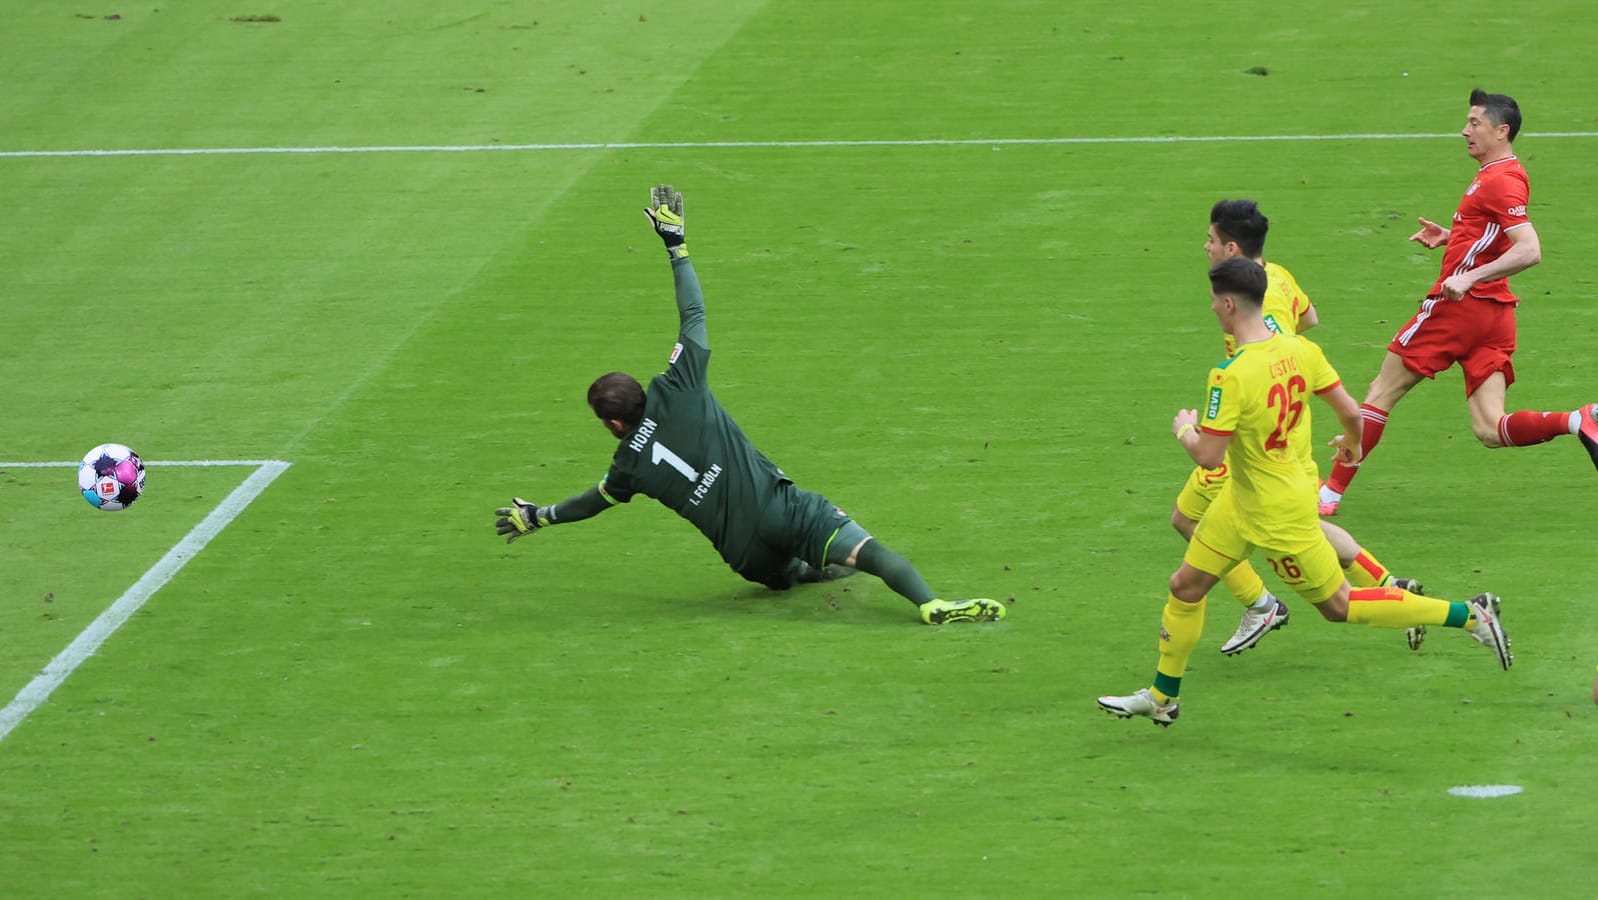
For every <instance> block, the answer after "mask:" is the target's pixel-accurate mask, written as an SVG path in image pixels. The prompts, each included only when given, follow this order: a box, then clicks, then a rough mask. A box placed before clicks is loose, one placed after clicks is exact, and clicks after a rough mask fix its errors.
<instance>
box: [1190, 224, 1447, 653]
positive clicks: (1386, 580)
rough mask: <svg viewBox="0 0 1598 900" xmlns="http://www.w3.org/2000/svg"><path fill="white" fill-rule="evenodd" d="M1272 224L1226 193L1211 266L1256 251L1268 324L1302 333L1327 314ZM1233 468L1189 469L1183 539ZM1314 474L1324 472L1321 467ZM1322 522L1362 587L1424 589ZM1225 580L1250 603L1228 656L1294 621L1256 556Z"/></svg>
mask: <svg viewBox="0 0 1598 900" xmlns="http://www.w3.org/2000/svg"><path fill="white" fill-rule="evenodd" d="M1269 229H1270V220H1269V219H1267V218H1266V217H1265V214H1264V213H1262V212H1260V208H1259V204H1257V203H1255V202H1254V201H1253V200H1222V201H1220V202H1218V203H1216V204H1215V205H1214V206H1212V207H1211V208H1210V226H1209V232H1208V233H1207V235H1206V237H1205V240H1204V253H1205V255H1206V256H1208V257H1209V261H1210V265H1211V266H1214V265H1217V264H1219V263H1222V262H1224V261H1226V260H1228V259H1237V258H1243V259H1251V260H1253V261H1254V262H1256V263H1258V264H1260V265H1261V266H1263V267H1264V269H1265V278H1266V289H1265V300H1264V303H1263V304H1262V307H1261V310H1260V313H1261V318H1262V319H1263V321H1264V322H1265V326H1266V327H1267V328H1269V329H1270V330H1271V331H1272V332H1279V333H1281V334H1289V335H1295V334H1299V333H1301V332H1303V331H1305V330H1307V329H1309V328H1313V327H1314V326H1315V325H1316V324H1317V323H1318V322H1319V321H1320V317H1319V315H1318V314H1317V312H1316V309H1315V305H1314V304H1313V303H1311V302H1310V299H1309V297H1308V296H1307V295H1306V294H1305V293H1304V290H1303V288H1300V287H1299V285H1298V281H1297V280H1296V279H1294V278H1293V273H1291V272H1289V271H1288V270H1287V269H1286V268H1285V267H1283V266H1280V265H1277V264H1276V263H1271V262H1266V261H1265V259H1264V255H1265V237H1266V234H1267V233H1268V231H1269ZM1223 337H1224V338H1225V344H1226V358H1227V359H1231V358H1232V355H1233V354H1234V353H1236V351H1237V342H1236V339H1235V338H1234V337H1233V336H1232V334H1231V333H1230V332H1226V333H1224V334H1223ZM1312 465H1313V463H1312ZM1228 473H1229V469H1228V466H1227V464H1226V462H1225V461H1222V463H1221V464H1220V465H1219V466H1217V467H1215V468H1210V469H1206V468H1204V467H1202V466H1198V467H1195V468H1194V469H1193V471H1192V473H1191V474H1189V475H1188V478H1187V483H1186V484H1185V485H1183V487H1182V492H1181V493H1180V494H1179V495H1177V498H1176V505H1175V508H1174V509H1172V510H1171V527H1173V528H1175V529H1176V531H1177V533H1178V534H1180V535H1182V537H1183V539H1185V540H1191V539H1192V537H1193V529H1194V526H1196V525H1197V524H1198V521H1199V520H1200V519H1202V518H1203V517H1204V513H1205V511H1206V510H1208V509H1209V507H1210V504H1211V503H1212V502H1214V500H1215V498H1216V496H1217V495H1219V494H1220V492H1221V486H1222V485H1224V484H1225V483H1226V479H1227V476H1228ZM1313 474H1314V475H1315V477H1316V479H1317V480H1319V472H1318V471H1316V472H1314V473H1313ZM1322 530H1324V531H1325V532H1326V538H1327V540H1329V541H1331V543H1332V548H1333V549H1334V550H1336V551H1337V560H1338V563H1339V564H1340V565H1341V566H1342V567H1343V571H1344V573H1345V574H1346V575H1347V576H1348V580H1349V582H1350V583H1351V584H1353V585H1354V586H1355V587H1385V586H1389V585H1394V586H1397V587H1401V588H1403V589H1405V590H1408V591H1411V592H1413V593H1417V594H1419V593H1422V590H1423V589H1422V587H1421V585H1420V582H1418V581H1416V580H1415V579H1413V578H1394V577H1393V575H1392V573H1391V572H1390V571H1388V569H1387V567H1386V566H1384V565H1382V564H1381V562H1379V561H1378V560H1377V559H1376V558H1375V557H1374V556H1372V555H1370V554H1369V553H1367V552H1366V551H1365V548H1363V547H1361V546H1360V545H1359V542H1358V541H1355V540H1354V538H1353V536H1352V535H1350V534H1349V533H1348V532H1347V531H1345V530H1343V529H1342V528H1339V527H1337V526H1335V525H1332V524H1331V523H1329V522H1328V523H1323V526H1322ZM1221 583H1222V584H1223V585H1224V586H1225V587H1226V589H1227V591H1228V592H1229V593H1231V595H1232V596H1233V597H1234V598H1236V599H1237V601H1238V602H1239V603H1241V604H1242V605H1243V607H1244V611H1243V617H1242V620H1241V621H1239V622H1238V625H1237V629H1236V631H1234V632H1233V634H1232V636H1231V637H1230V638H1227V639H1226V641H1225V642H1223V643H1222V644H1221V652H1222V653H1224V654H1226V655H1228V656H1231V655H1233V654H1236V653H1242V652H1243V651H1244V650H1247V649H1249V648H1250V647H1253V646H1254V645H1255V644H1257V643H1259V642H1260V640H1261V639H1262V638H1264V637H1265V635H1267V634H1269V633H1271V632H1272V631H1274V630H1276V629H1278V628H1281V627H1282V626H1283V625H1286V624H1287V619H1288V609H1287V604H1285V603H1283V602H1282V601H1280V600H1278V599H1277V598H1276V597H1275V596H1274V595H1273V594H1271V592H1270V591H1268V590H1266V589H1265V582H1264V581H1262V580H1261V579H1260V576H1259V573H1258V572H1256V571H1255V570H1254V567H1253V565H1251V564H1250V563H1249V562H1248V560H1243V561H1242V562H1240V563H1239V564H1238V565H1237V566H1236V567H1235V568H1234V569H1232V571H1230V572H1228V573H1227V574H1226V577H1225V578H1223V579H1221ZM1424 636H1425V629H1416V630H1414V631H1413V632H1412V633H1410V634H1409V641H1410V646H1411V647H1412V648H1413V647H1418V646H1419V644H1420V641H1421V640H1423V639H1424Z"/></svg>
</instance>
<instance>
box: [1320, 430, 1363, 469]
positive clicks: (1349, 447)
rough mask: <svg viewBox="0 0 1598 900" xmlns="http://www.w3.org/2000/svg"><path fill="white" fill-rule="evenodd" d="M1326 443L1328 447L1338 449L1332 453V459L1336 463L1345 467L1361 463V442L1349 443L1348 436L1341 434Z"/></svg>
mask: <svg viewBox="0 0 1598 900" xmlns="http://www.w3.org/2000/svg"><path fill="white" fill-rule="evenodd" d="M1326 443H1327V445H1328V446H1330V447H1334V448H1336V449H1335V450H1334V451H1333V453H1332V458H1333V459H1334V460H1335V461H1337V462H1340V463H1342V464H1343V465H1345V466H1352V465H1353V464H1355V463H1357V462H1359V459H1360V456H1361V454H1362V450H1361V448H1360V446H1359V441H1354V442H1353V443H1349V441H1348V435H1346V434H1340V435H1337V436H1336V437H1334V438H1332V439H1331V440H1329V441H1327V442H1326Z"/></svg>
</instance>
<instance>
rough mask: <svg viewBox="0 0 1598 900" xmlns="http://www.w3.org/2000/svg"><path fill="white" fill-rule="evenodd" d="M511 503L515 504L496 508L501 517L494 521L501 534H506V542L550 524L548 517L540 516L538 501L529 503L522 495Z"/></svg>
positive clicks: (495, 512) (496, 512) (496, 513)
mask: <svg viewBox="0 0 1598 900" xmlns="http://www.w3.org/2000/svg"><path fill="white" fill-rule="evenodd" d="M511 503H512V504H513V505H511V506H501V507H500V508H499V509H496V510H494V514H495V515H497V516H499V519H498V520H497V521H495V522H494V528H495V530H496V531H498V532H499V533H500V534H502V535H505V536H506V537H505V543H507V544H508V543H510V542H511V541H514V540H516V539H517V538H519V537H522V536H523V535H528V534H532V533H533V532H535V531H537V530H538V529H540V528H543V527H544V526H545V525H548V524H549V520H548V519H544V518H540V517H539V515H538V504H537V503H528V502H527V501H526V500H523V499H522V498H520V497H517V498H516V499H514V500H512V501H511Z"/></svg>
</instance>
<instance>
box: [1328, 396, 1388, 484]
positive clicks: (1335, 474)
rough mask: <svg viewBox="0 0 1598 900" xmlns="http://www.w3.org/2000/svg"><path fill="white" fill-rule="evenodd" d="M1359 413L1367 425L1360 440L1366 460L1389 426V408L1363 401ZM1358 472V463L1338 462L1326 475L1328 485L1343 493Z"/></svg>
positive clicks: (1361, 433) (1362, 454)
mask: <svg viewBox="0 0 1598 900" xmlns="http://www.w3.org/2000/svg"><path fill="white" fill-rule="evenodd" d="M1359 414H1360V417H1361V418H1363V419H1364V420H1365V427H1364V429H1363V430H1362V431H1361V432H1360V435H1361V436H1360V440H1359V449H1360V461H1361V462H1364V461H1365V459H1367V458H1368V457H1369V456H1370V455H1371V451H1372V450H1375V449H1376V443H1377V442H1378V441H1380V440H1381V439H1382V431H1383V429H1385V428H1386V427H1387V410H1385V409H1377V408H1376V407H1374V406H1371V405H1370V404H1369V403H1362V404H1360V407H1359ZM1358 472H1359V466H1357V465H1353V466H1349V465H1344V464H1343V463H1337V464H1335V465H1333V466H1332V472H1331V474H1330V475H1327V476H1326V486H1327V487H1328V488H1330V489H1331V490H1333V491H1336V492H1337V493H1339V494H1341V493H1343V492H1344V491H1346V490H1348V483H1349V482H1350V481H1353V480H1354V475H1355V474H1356V473H1358Z"/></svg>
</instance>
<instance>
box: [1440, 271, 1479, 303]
mask: <svg viewBox="0 0 1598 900" xmlns="http://www.w3.org/2000/svg"><path fill="white" fill-rule="evenodd" d="M1475 283H1476V282H1474V281H1472V280H1471V279H1470V278H1469V277H1468V276H1465V275H1450V276H1448V277H1447V278H1444V279H1443V296H1444V297H1447V298H1448V299H1450V300H1458V299H1459V298H1461V297H1463V296H1465V292H1466V291H1468V290H1470V287H1471V285H1473V284H1475Z"/></svg>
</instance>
